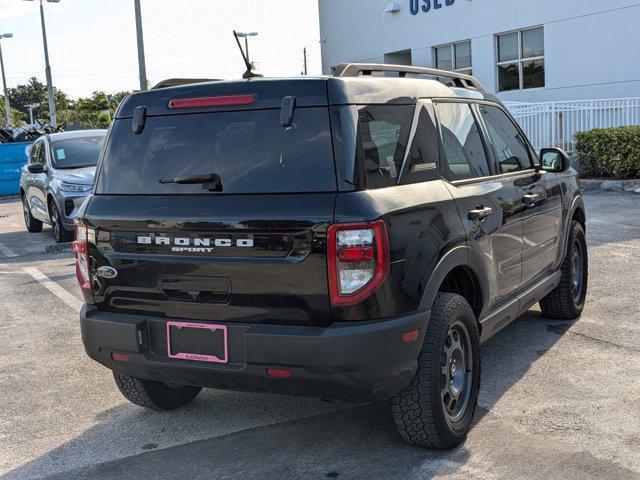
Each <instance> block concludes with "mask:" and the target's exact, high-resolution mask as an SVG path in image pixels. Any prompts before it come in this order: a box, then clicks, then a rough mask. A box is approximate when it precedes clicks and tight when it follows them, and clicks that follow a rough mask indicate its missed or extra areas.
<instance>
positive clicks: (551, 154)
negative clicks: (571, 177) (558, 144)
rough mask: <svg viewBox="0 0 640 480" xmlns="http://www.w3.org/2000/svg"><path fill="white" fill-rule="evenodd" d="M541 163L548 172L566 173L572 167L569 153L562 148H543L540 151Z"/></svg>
mask: <svg viewBox="0 0 640 480" xmlns="http://www.w3.org/2000/svg"><path fill="white" fill-rule="evenodd" d="M540 163H541V165H540V166H541V168H542V170H544V171H546V172H556V173H561V172H566V171H567V170H569V167H570V166H571V160H569V155H567V152H565V151H564V150H562V149H561V148H543V149H542V150H540Z"/></svg>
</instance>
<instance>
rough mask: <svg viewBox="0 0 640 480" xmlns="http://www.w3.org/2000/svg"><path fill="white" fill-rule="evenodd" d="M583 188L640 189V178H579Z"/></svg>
mask: <svg viewBox="0 0 640 480" xmlns="http://www.w3.org/2000/svg"><path fill="white" fill-rule="evenodd" d="M580 185H581V186H582V188H583V189H584V190H605V191H608V192H633V191H635V190H637V189H640V179H634V180H601V179H596V180H592V179H588V180H586V179H581V180H580Z"/></svg>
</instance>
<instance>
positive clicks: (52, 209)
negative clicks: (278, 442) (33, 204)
mask: <svg viewBox="0 0 640 480" xmlns="http://www.w3.org/2000/svg"><path fill="white" fill-rule="evenodd" d="M49 219H50V220H51V228H52V229H53V237H54V238H55V239H56V243H64V242H70V241H71V240H73V233H72V232H67V231H66V230H65V229H64V226H63V225H62V217H61V216H60V212H59V211H58V207H57V206H56V202H54V201H53V199H52V200H50V201H49Z"/></svg>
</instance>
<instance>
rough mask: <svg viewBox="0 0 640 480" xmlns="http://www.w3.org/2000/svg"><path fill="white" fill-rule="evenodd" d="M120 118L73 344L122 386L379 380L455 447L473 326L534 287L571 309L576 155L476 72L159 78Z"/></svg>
mask: <svg viewBox="0 0 640 480" xmlns="http://www.w3.org/2000/svg"><path fill="white" fill-rule="evenodd" d="M116 117H117V118H116V120H115V121H114V122H113V125H112V127H111V129H110V131H109V134H108V136H107V139H106V144H105V147H104V149H103V151H102V154H101V159H100V162H99V165H98V173H97V179H96V186H95V192H94V194H93V195H92V196H91V197H90V198H89V200H88V201H86V202H85V203H84V205H83V208H82V209H81V211H80V213H79V215H78V220H77V223H76V240H75V242H74V250H75V252H76V259H77V275H78V280H79V282H80V284H81V286H82V290H83V293H84V298H85V302H86V305H85V306H84V308H83V309H82V313H81V325H82V338H83V341H84V344H85V347H86V351H87V353H88V354H89V356H90V357H91V358H93V359H95V360H96V361H98V362H100V363H101V364H103V365H105V366H107V367H108V368H110V369H112V370H113V372H114V377H115V381H116V384H117V385H118V387H119V388H120V390H121V391H122V393H123V394H124V396H125V397H127V398H128V399H129V400H130V401H132V402H133V403H136V404H138V405H142V406H144V407H149V408H153V409H173V408H177V407H180V406H182V405H184V404H186V403H187V402H189V401H190V400H192V399H193V398H194V397H195V396H196V395H197V394H198V392H199V391H200V390H201V389H202V387H211V388H220V389H233V390H249V391H257V392H279V393H290V394H295V395H308V396H317V397H321V398H337V399H345V400H353V401H377V400H385V399H391V408H392V411H393V416H394V418H395V421H396V423H397V426H398V429H399V431H400V434H401V436H402V437H403V438H404V439H405V440H407V441H408V442H410V443H412V444H414V445H419V446H425V447H432V448H449V447H452V446H454V445H457V444H458V443H460V442H461V441H462V440H463V439H464V437H465V435H466V433H467V432H468V430H469V428H470V426H471V422H472V417H473V415H474V411H475V408H476V403H477V398H478V389H479V383H480V355H479V349H480V344H481V343H482V342H483V341H485V340H487V339H488V338H490V337H491V336H492V335H494V334H495V333H496V332H497V331H499V330H500V329H502V328H503V327H505V326H506V325H508V324H509V323H510V322H512V321H513V320H515V319H516V318H517V317H518V316H519V315H521V314H522V313H523V312H525V311H527V309H529V308H530V307H531V306H532V305H534V304H535V303H536V302H540V305H541V307H542V312H543V313H544V315H545V316H547V317H552V318H562V319H571V318H575V317H577V316H578V315H580V313H581V311H582V308H583V305H584V301H585V295H586V289H587V248H586V244H585V209H584V204H583V201H582V197H581V192H580V187H579V185H578V181H577V179H576V173H575V172H574V171H573V170H571V169H570V168H569V162H568V158H567V156H566V154H565V153H564V152H562V151H561V150H557V149H545V150H543V151H542V152H541V154H540V155H539V156H538V155H537V154H536V152H534V150H533V149H532V147H531V145H530V143H529V142H528V140H527V139H526V137H525V135H524V134H523V132H522V130H521V129H520V128H519V127H518V125H517V124H516V123H515V122H514V121H513V119H512V118H511V116H510V115H509V113H508V112H507V111H506V110H505V109H504V107H503V106H502V105H501V104H500V102H499V101H498V100H497V98H496V97H494V96H493V95H491V94H489V93H487V92H486V91H484V89H483V88H482V86H481V85H480V84H479V83H478V82H477V80H475V79H474V78H473V77H470V76H466V75H461V74H457V73H452V72H443V71H438V70H431V69H420V68H413V67H401V66H388V65H374V64H349V65H341V66H339V67H338V68H337V70H336V74H335V76H333V77H318V78H308V77H303V78H293V79H249V80H240V81H212V82H204V83H197V84H189V85H182V86H177V87H165V88H157V89H153V90H151V91H148V92H143V93H136V94H133V95H131V96H129V97H128V98H127V99H126V100H124V101H123V103H122V105H121V106H120V108H119V110H118V112H117V116H116Z"/></svg>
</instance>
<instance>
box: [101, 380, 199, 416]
mask: <svg viewBox="0 0 640 480" xmlns="http://www.w3.org/2000/svg"><path fill="white" fill-rule="evenodd" d="M113 378H114V379H115V381H116V385H117V386H118V389H120V392H121V393H122V395H124V397H125V398H126V399H127V400H129V401H130V402H131V403H134V404H136V405H139V406H141V407H145V408H149V409H151V410H157V411H163V410H175V409H176V408H180V407H182V406H183V405H186V404H187V403H189V402H190V401H191V400H193V399H194V398H196V397H197V396H198V394H199V393H200V390H202V387H192V386H183V387H169V386H168V385H165V384H164V383H162V382H156V381H153V380H143V379H141V378H136V377H129V376H128V375H121V374H119V373H116V372H113Z"/></svg>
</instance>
